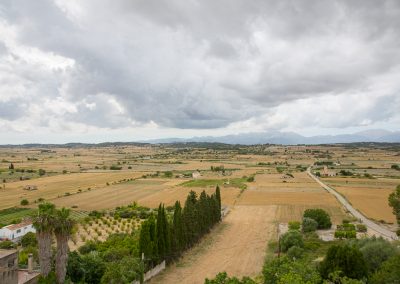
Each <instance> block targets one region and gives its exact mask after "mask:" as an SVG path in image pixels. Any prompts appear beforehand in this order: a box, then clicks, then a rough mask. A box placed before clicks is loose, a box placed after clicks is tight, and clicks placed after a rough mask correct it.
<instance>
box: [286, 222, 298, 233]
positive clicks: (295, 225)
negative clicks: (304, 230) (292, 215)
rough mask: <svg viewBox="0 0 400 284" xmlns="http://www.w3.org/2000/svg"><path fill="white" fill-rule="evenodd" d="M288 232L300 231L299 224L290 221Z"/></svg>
mask: <svg viewBox="0 0 400 284" xmlns="http://www.w3.org/2000/svg"><path fill="white" fill-rule="evenodd" d="M289 230H295V231H298V230H300V222H299V221H290V222H289Z"/></svg>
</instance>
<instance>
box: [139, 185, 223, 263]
mask: <svg viewBox="0 0 400 284" xmlns="http://www.w3.org/2000/svg"><path fill="white" fill-rule="evenodd" d="M220 220H221V192H220V188H219V187H218V186H217V187H216V189H215V193H213V194H212V195H208V194H206V192H205V191H203V192H202V193H201V194H200V196H199V197H198V196H197V194H196V192H194V191H191V192H190V193H189V194H188V196H187V198H186V201H185V205H184V207H183V208H182V206H181V204H180V202H179V201H176V202H175V206H174V212H173V215H172V216H169V215H168V214H167V213H166V210H165V207H164V205H163V204H160V206H159V207H158V211H157V217H150V218H149V219H147V220H146V221H145V222H143V224H142V227H141V231H140V237H139V253H140V255H141V256H142V255H144V259H145V264H146V267H147V268H151V267H153V266H154V265H156V264H157V263H160V262H161V261H163V260H166V261H167V262H171V261H173V260H174V259H177V258H178V257H179V256H180V255H181V254H182V253H183V252H184V251H185V250H187V249H189V248H191V247H192V246H193V245H195V244H196V243H197V242H198V241H199V240H200V238H201V237H203V236H204V235H205V234H207V233H208V232H209V231H210V229H211V228H212V227H213V226H214V225H215V224H216V223H218V222H219V221H220Z"/></svg>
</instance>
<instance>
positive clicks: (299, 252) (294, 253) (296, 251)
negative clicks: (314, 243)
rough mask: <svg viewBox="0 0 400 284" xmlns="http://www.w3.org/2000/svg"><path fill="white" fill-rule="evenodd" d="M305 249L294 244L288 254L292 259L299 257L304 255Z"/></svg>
mask: <svg viewBox="0 0 400 284" xmlns="http://www.w3.org/2000/svg"><path fill="white" fill-rule="evenodd" d="M303 253H304V249H302V248H300V247H298V246H292V247H290V248H289V249H288V251H287V256H288V257H289V258H291V259H299V258H301V257H302V256H303Z"/></svg>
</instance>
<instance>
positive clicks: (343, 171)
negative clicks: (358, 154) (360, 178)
mask: <svg viewBox="0 0 400 284" xmlns="http://www.w3.org/2000/svg"><path fill="white" fill-rule="evenodd" d="M339 174H340V175H342V176H345V177H350V176H353V175H354V173H353V172H351V171H347V170H340V172H339Z"/></svg>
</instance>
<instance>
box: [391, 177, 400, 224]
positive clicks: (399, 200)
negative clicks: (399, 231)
mask: <svg viewBox="0 0 400 284" xmlns="http://www.w3.org/2000/svg"><path fill="white" fill-rule="evenodd" d="M389 206H390V207H392V209H393V214H394V215H395V216H396V219H397V224H399V225H400V185H398V186H397V187H396V189H395V191H394V192H392V193H391V194H390V195H389Z"/></svg>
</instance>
